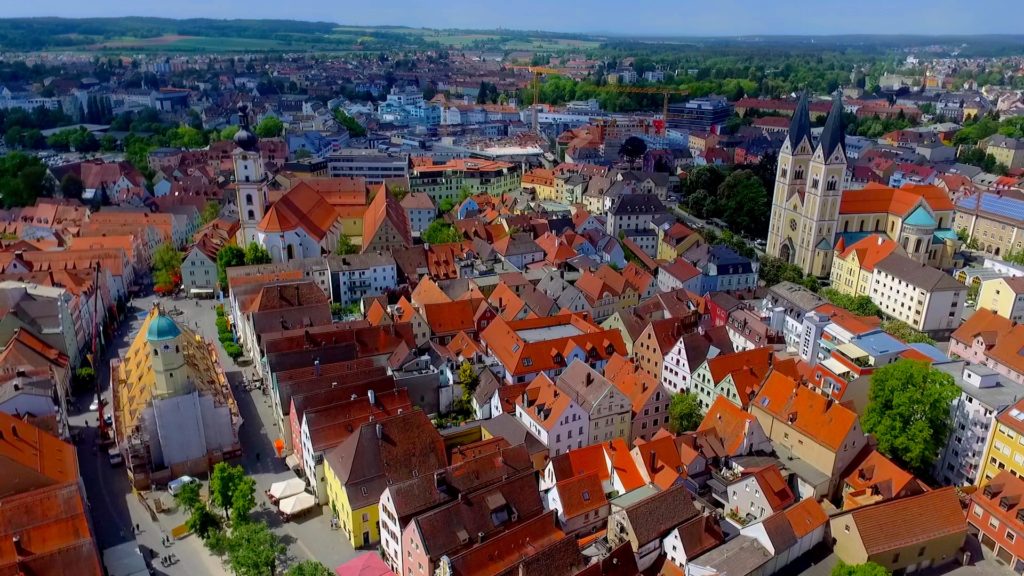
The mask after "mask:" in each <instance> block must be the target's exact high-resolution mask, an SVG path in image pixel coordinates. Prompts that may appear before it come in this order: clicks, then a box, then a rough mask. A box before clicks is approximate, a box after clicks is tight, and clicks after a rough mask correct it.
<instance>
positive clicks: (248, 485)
mask: <svg viewBox="0 0 1024 576" xmlns="http://www.w3.org/2000/svg"><path fill="white" fill-rule="evenodd" d="M255 507H256V481H255V480H253V479H252V478H250V477H248V476H243V477H242V478H241V479H240V480H239V481H238V483H237V484H236V485H235V489H234V491H233V492H232V493H231V522H232V524H233V525H235V526H237V525H238V524H241V523H243V522H246V521H248V520H249V513H250V512H252V509H253V508H255Z"/></svg>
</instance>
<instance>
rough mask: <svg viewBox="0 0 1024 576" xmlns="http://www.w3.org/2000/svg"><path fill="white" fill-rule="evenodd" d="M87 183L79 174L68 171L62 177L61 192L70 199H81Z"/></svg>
mask: <svg viewBox="0 0 1024 576" xmlns="http://www.w3.org/2000/svg"><path fill="white" fill-rule="evenodd" d="M82 192H85V185H84V184H83V183H82V179H81V178H79V177H78V175H77V174H74V173H71V172H68V173H67V174H65V175H64V177H63V178H61V179H60V194H61V196H63V197H64V198H67V199H68V200H81V199H82Z"/></svg>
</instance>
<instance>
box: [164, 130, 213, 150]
mask: <svg viewBox="0 0 1024 576" xmlns="http://www.w3.org/2000/svg"><path fill="white" fill-rule="evenodd" d="M166 136H167V141H168V144H170V145H171V146H173V147H175V148H202V147H203V146H206V144H207V141H206V133H204V132H203V131H202V130H197V129H195V128H193V127H191V126H178V127H177V128H172V129H170V130H168V131H167V135H166Z"/></svg>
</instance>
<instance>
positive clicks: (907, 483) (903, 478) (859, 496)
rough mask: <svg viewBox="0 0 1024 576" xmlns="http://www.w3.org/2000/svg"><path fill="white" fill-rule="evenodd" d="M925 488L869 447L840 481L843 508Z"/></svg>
mask: <svg viewBox="0 0 1024 576" xmlns="http://www.w3.org/2000/svg"><path fill="white" fill-rule="evenodd" d="M927 490H928V487H927V486H925V485H924V484H923V483H922V482H920V481H919V480H918V479H917V478H914V475H913V474H911V473H910V472H907V471H905V470H903V469H902V468H900V467H899V466H897V465H896V464H895V463H893V461H892V460H889V459H888V458H886V457H885V456H883V455H882V453H881V452H879V451H878V450H872V451H871V452H870V453H869V454H868V455H867V457H866V458H864V459H863V460H862V461H861V462H860V463H859V464H858V465H857V467H856V468H855V469H854V470H853V471H852V472H850V473H849V474H847V475H846V478H845V480H843V510H852V509H854V508H857V507H858V506H867V505H869V504H876V503H878V502H884V501H886V500H893V499H895V498H904V497H906V496H914V495H915V494H921V493H922V492H926V491H927Z"/></svg>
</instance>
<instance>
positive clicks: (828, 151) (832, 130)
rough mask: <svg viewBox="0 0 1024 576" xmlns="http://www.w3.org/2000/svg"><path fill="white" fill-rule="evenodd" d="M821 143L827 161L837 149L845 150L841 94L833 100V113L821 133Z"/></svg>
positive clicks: (829, 115) (837, 93)
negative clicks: (842, 148)
mask: <svg viewBox="0 0 1024 576" xmlns="http://www.w3.org/2000/svg"><path fill="white" fill-rule="evenodd" d="M820 142H821V148H822V150H823V151H824V153H825V160H826V161H827V160H828V159H829V157H831V156H832V153H833V152H835V150H836V148H839V147H844V148H845V146H846V134H845V133H844V132H843V98H842V96H840V95H839V92H836V95H835V98H834V99H833V100H832V111H831V112H829V114H828V120H827V121H825V128H824V130H822V131H821V140H820ZM844 151H845V150H844Z"/></svg>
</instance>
